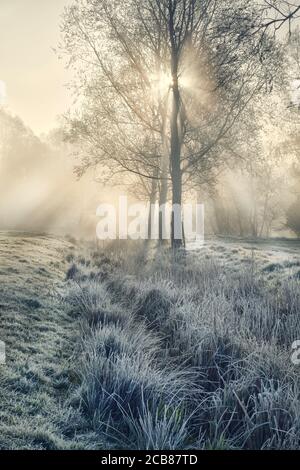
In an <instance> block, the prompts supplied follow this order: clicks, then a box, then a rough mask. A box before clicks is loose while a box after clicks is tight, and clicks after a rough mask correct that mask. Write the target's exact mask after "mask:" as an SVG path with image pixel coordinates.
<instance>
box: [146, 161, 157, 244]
mask: <svg viewBox="0 0 300 470" xmlns="http://www.w3.org/2000/svg"><path fill="white" fill-rule="evenodd" d="M157 173H158V171H157V170H154V175H153V176H154V178H153V180H152V184H151V193H150V196H149V203H150V207H149V214H148V240H151V239H152V227H153V224H154V220H153V211H152V206H154V204H155V203H156V198H157V187H158V180H157V179H156V178H157Z"/></svg>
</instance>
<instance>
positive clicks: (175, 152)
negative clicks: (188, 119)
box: [171, 61, 182, 249]
mask: <svg viewBox="0 0 300 470" xmlns="http://www.w3.org/2000/svg"><path fill="white" fill-rule="evenodd" d="M172 69H173V74H172V76H173V94H172V113H171V179H172V190H173V195H172V204H173V208H172V209H173V210H172V222H171V243H172V247H173V248H174V249H177V248H180V247H181V246H182V216H181V203H182V172H181V161H180V160H181V132H180V130H179V127H180V93H179V86H178V73H177V65H176V61H175V64H173V67H172Z"/></svg>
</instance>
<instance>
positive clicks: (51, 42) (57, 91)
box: [0, 0, 71, 134]
mask: <svg viewBox="0 0 300 470" xmlns="http://www.w3.org/2000/svg"><path fill="white" fill-rule="evenodd" d="M70 3H71V0H0V94H1V96H0V102H1V101H2V102H3V99H4V96H3V95H4V92H5V93H6V98H5V104H6V106H7V108H8V109H10V110H11V111H12V112H13V113H14V114H18V115H19V116H20V117H21V118H22V119H23V120H24V122H25V123H26V124H27V125H28V126H30V127H31V128H32V129H33V130H34V131H35V132H36V133H37V134H39V133H42V132H47V131H49V130H50V129H51V128H53V127H55V125H56V122H57V120H56V117H57V115H59V114H61V113H63V112H64V111H65V110H66V109H67V108H68V106H69V105H70V104H71V97H70V92H69V91H68V90H67V88H66V86H65V85H66V83H67V82H68V81H69V80H70V73H68V72H67V71H66V70H65V68H64V65H63V63H62V62H61V61H60V60H59V59H58V57H57V56H56V55H55V53H54V52H53V51H52V48H53V47H56V46H57V43H58V41H59V21H60V15H61V13H62V12H63V8H64V6H65V5H67V4H70Z"/></svg>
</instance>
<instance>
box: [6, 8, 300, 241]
mask: <svg viewBox="0 0 300 470" xmlns="http://www.w3.org/2000/svg"><path fill="white" fill-rule="evenodd" d="M71 3H72V2H70V1H68V0H53V1H51V2H43V3H41V2H39V1H38V0H27V1H26V2H24V1H21V0H2V1H1V6H0V188H1V189H0V192H1V194H0V195H1V197H0V230H32V231H50V232H59V233H73V234H76V235H82V236H86V235H89V236H93V234H94V229H95V226H96V217H95V214H96V208H97V206H98V205H99V204H100V203H101V202H107V201H109V202H113V201H115V202H116V201H117V197H118V195H119V194H128V195H129V196H130V197H131V198H132V199H133V200H143V201H144V200H145V201H147V200H148V196H149V191H150V189H149V187H147V182H146V183H145V181H141V178H140V177H139V176H136V175H133V174H125V175H122V177H121V178H120V177H119V176H118V174H117V173H115V172H114V171H111V169H108V168H107V167H106V165H105V164H99V165H97V167H96V168H93V169H91V170H90V169H89V170H88V171H87V172H84V175H83V176H82V177H81V178H78V171H77V174H75V173H76V172H74V166H75V167H76V165H77V162H78V158H79V159H80V157H82V155H83V153H84V152H83V149H82V142H80V141H79V142H78V141H75V139H73V138H72V135H70V134H72V131H70V122H73V123H74V115H73V116H72V117H70V112H69V111H68V110H69V109H71V108H72V107H73V108H75V109H76V106H77V105H78V98H79V97H78V96H76V87H74V86H72V81H73V80H74V78H75V75H74V70H70V69H69V68H67V67H66V61H65V60H63V59H62V60H59V59H60V51H59V43H60V39H61V31H60V24H61V22H62V17H61V15H62V14H63V10H64V8H65V7H66V6H69V5H70V4H71ZM276 41H278V42H279V43H280V44H281V46H282V48H283V50H284V54H283V57H284V61H285V64H284V68H285V70H286V71H287V75H286V76H285V78H284V80H282V82H280V80H279V83H278V84H277V86H276V89H275V91H274V90H273V91H272V92H270V90H266V93H265V94H264V97H263V99H261V97H260V98H259V99H257V100H254V101H253V103H252V104H251V107H250V108H249V109H248V110H247V112H246V113H245V117H244V118H243V120H242V121H241V123H240V124H239V125H238V126H237V127H236V129H235V132H234V141H232V142H231V143H229V144H228V142H226V145H225V144H224V146H223V148H222V146H218V148H217V150H216V151H217V152H219V153H220V154H222V153H224V158H220V162H221V163H220V164H218V166H217V168H216V169H215V171H214V172H213V175H211V178H210V179H209V181H208V182H201V184H200V185H199V186H198V185H194V186H193V185H191V186H190V187H189V188H188V190H187V191H186V192H185V195H184V199H185V202H189V201H196V200H197V201H198V202H201V203H203V202H204V203H205V211H206V232H207V233H208V234H222V235H231V236H239V237H270V236H288V237H295V236H299V235H300V215H299V214H300V191H299V187H300V186H299V179H300V162H299V144H300V141H299V137H298V136H299V125H300V119H299V118H300V111H299V90H298V88H299V83H300V82H299V77H300V71H299V60H298V59H299V43H300V41H299V32H298V29H297V21H295V24H294V29H293V36H292V38H290V37H288V34H287V31H286V30H283V31H281V32H280V34H279V35H278V36H277V38H276ZM163 85H164V84H163ZM160 86H161V84H160ZM201 99H202V100H203V97H202V98H201ZM202 105H205V99H204V101H203V102H202ZM254 116H255V118H254ZM72 120H73V121H72ZM228 145H229V146H230V148H228ZM83 147H84V146H83ZM80 176H81V175H80Z"/></svg>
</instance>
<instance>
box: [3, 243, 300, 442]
mask: <svg viewBox="0 0 300 470" xmlns="http://www.w3.org/2000/svg"><path fill="white" fill-rule="evenodd" d="M1 247H2V249H1V268H0V275H1V314H0V338H1V339H2V340H3V341H5V342H6V347H7V363H6V365H5V366H0V367H1V368H0V380H1V389H0V395H1V401H0V403H1V405H0V416H1V424H0V436H1V437H0V448H6V449H7V448H10V449H12V448H19V449H20V448H21V449H23V448H26V449H35V448H38V449H69V448H72V449H73V448H76V449H147V450H150V449H155V450H161V449H164V450H166V449H172V450H174V449H176V450H180V449H294V448H298V447H299V439H300V405H299V366H297V365H295V364H293V362H292V360H291V355H292V349H291V347H292V344H293V342H294V341H295V340H297V339H299V338H300V336H299V335H300V330H299V326H300V318H299V309H300V289H299V282H300V258H299V256H298V254H297V253H298V242H297V241H296V240H295V241H287V240H274V241H267V240H265V241H262V242H260V243H254V242H250V241H242V240H237V239H236V240H234V239H231V240H229V239H217V238H214V239H209V240H207V242H206V244H205V246H204V247H203V248H201V249H200V248H197V247H193V246H191V247H190V249H189V250H187V251H186V252H183V251H180V252H179V253H177V254H176V255H174V253H173V252H172V251H171V250H169V249H168V248H166V247H159V248H158V247H154V246H152V245H145V244H142V243H140V244H139V243H136V242H132V243H129V242H123V243H121V242H113V243H110V244H106V245H105V246H103V247H98V248H96V247H95V246H94V245H92V244H87V243H83V242H78V241H75V240H73V239H67V240H66V239H56V238H54V237H53V238H51V237H47V236H44V237H40V236H35V237H33V236H31V237H30V236H26V237H25V236H24V237H22V236H21V235H19V236H16V235H14V236H13V235H10V236H8V235H7V234H6V235H5V234H2V235H1Z"/></svg>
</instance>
